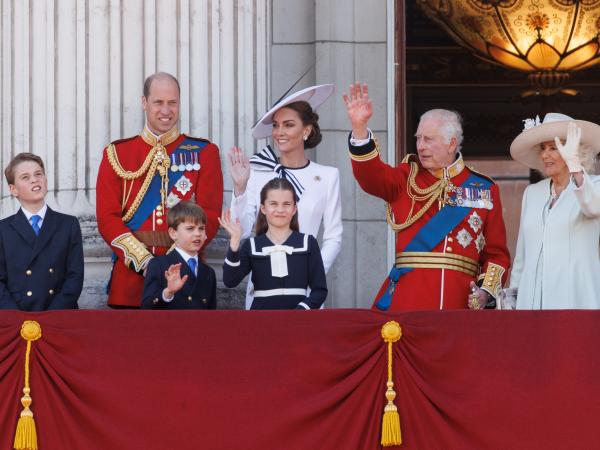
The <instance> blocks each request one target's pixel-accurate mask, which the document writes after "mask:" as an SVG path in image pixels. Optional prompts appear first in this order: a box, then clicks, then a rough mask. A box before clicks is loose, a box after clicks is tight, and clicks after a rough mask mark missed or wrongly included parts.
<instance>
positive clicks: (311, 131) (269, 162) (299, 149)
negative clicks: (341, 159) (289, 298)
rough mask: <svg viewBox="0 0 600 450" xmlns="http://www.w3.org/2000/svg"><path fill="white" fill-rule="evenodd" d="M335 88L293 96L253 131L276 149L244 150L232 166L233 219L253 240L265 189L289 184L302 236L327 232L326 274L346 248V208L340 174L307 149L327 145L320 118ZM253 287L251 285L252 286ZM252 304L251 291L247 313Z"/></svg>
mask: <svg viewBox="0 0 600 450" xmlns="http://www.w3.org/2000/svg"><path fill="white" fill-rule="evenodd" d="M333 90H334V87H333V85H331V84H327V85H320V86H313V87H310V88H306V89H303V90H301V91H298V92H296V93H294V94H291V95H289V96H288V97H286V98H284V99H283V100H281V101H279V102H278V103H277V104H276V105H275V106H274V107H273V108H271V109H270V110H269V111H268V112H267V113H266V114H265V115H264V116H263V117H262V118H261V119H260V120H259V122H258V123H257V125H256V126H255V127H254V128H253V130H252V135H253V136H254V137H255V138H256V139H263V138H266V137H269V136H271V138H272V141H273V144H274V146H275V147H276V148H277V150H279V157H278V156H277V155H276V153H275V152H274V151H273V149H272V148H271V146H267V147H265V148H263V149H262V150H261V151H260V152H259V153H257V154H256V155H254V156H252V158H250V159H248V158H247V157H246V156H245V155H244V153H243V152H242V150H241V149H239V148H237V147H234V148H232V149H231V150H230V151H229V154H228V157H227V164H228V167H229V173H230V174H231V178H232V181H233V189H234V190H233V195H232V198H231V217H232V220H235V219H236V218H237V219H239V220H240V223H241V225H242V229H243V234H242V238H247V237H249V236H250V234H251V232H252V228H253V227H254V223H255V222H256V216H257V214H258V211H259V206H260V191H261V189H262V187H263V186H264V185H265V184H266V183H267V182H268V181H269V180H271V179H273V178H275V177H281V178H286V179H287V180H289V181H290V182H291V183H292V185H293V186H294V189H295V191H296V196H297V198H298V220H299V224H300V232H301V233H305V234H311V235H312V236H314V237H317V235H318V234H319V229H320V227H321V224H322V227H323V241H322V244H321V256H322V258H323V265H324V267H325V272H328V271H329V269H330V268H331V266H332V265H333V263H334V261H335V258H336V257H337V255H338V253H339V252H340V249H341V247H342V231H343V230H342V206H341V199H340V180H339V171H338V169H337V168H335V167H330V166H324V165H321V164H317V163H315V162H314V161H311V160H309V159H308V158H307V156H306V154H305V149H309V148H314V147H316V146H317V145H318V144H319V143H320V142H321V131H320V128H319V122H318V120H319V116H318V114H317V113H316V112H315V110H316V108H317V107H318V106H320V105H321V104H322V103H323V102H324V101H325V100H327V98H328V97H329V96H330V95H331V94H332V93H333ZM249 284H250V283H249ZM251 304H252V287H251V286H249V287H248V293H247V295H246V309H249V308H250V306H251Z"/></svg>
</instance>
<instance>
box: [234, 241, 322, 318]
mask: <svg viewBox="0 0 600 450" xmlns="http://www.w3.org/2000/svg"><path fill="white" fill-rule="evenodd" d="M282 259H283V261H282ZM272 263H273V264H272ZM286 266H287V267H286ZM249 272H252V283H253V284H254V289H255V290H254V301H253V302H252V306H251V307H250V309H318V308H319V307H320V306H321V305H322V304H323V302H324V301H325V298H326V297H327V281H326V278H325V269H324V268H323V259H322V258H321V251H320V249H319V244H318V243H317V240H316V239H315V238H314V237H313V236H311V235H309V234H303V233H299V232H297V231H294V232H292V234H291V235H290V236H289V237H288V239H287V240H286V241H285V242H284V243H283V244H281V245H275V244H273V243H272V242H271V241H270V240H269V238H268V237H267V236H266V234H261V235H258V236H256V237H254V238H250V239H247V240H246V241H244V242H243V243H242V245H241V247H240V249H239V250H238V251H237V252H234V251H232V250H231V248H229V250H228V251H227V258H225V262H224V264H223V283H224V284H225V286H227V287H235V286H237V285H238V284H240V282H241V281H242V280H243V279H244V277H245V276H246V275H248V273H249ZM309 291H310V292H309Z"/></svg>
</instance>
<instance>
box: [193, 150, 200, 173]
mask: <svg viewBox="0 0 600 450" xmlns="http://www.w3.org/2000/svg"><path fill="white" fill-rule="evenodd" d="M194 170H200V163H199V162H198V152H195V153H194Z"/></svg>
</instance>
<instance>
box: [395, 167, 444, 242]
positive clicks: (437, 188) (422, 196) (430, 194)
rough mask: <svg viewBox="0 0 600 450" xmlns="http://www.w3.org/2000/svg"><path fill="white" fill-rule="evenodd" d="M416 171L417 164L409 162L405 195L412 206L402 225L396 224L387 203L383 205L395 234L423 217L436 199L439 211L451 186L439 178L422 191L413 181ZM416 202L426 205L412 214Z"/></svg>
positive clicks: (417, 169) (417, 168)
mask: <svg viewBox="0 0 600 450" xmlns="http://www.w3.org/2000/svg"><path fill="white" fill-rule="evenodd" d="M418 171H419V166H418V165H417V163H415V162H411V163H410V172H409V175H408V189H407V193H408V195H409V197H410V198H411V200H412V204H411V207H410V211H409V212H408V216H407V217H406V220H405V221H404V222H403V223H396V222H395V221H394V216H393V213H392V207H391V206H390V204H389V203H386V204H385V212H386V216H387V222H388V224H389V225H390V227H392V230H394V232H395V233H397V232H399V231H402V230H404V229H406V228H408V227H410V226H411V225H412V224H414V223H415V222H416V221H417V220H419V219H420V218H421V217H423V214H425V212H426V211H427V210H428V209H429V208H430V207H431V205H432V204H433V202H435V201H436V199H437V200H438V202H439V207H440V209H441V208H442V207H443V206H444V205H445V204H446V197H447V191H448V189H449V188H450V187H451V186H452V184H451V183H450V182H449V180H448V179H446V178H441V179H440V180H439V181H437V182H436V183H434V184H432V185H431V186H429V187H427V188H424V189H423V188H420V187H419V186H417V182H416V181H415V179H416V177H417V172H418ZM417 201H419V202H424V201H426V202H427V203H425V205H424V206H423V207H422V208H421V209H420V210H419V211H417V212H416V213H415V214H413V211H414V209H415V203H416V202H417Z"/></svg>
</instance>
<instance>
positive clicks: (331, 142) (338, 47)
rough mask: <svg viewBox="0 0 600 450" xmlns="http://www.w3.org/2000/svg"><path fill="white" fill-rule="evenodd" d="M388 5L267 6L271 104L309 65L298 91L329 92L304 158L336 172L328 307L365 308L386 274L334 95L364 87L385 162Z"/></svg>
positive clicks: (373, 212)
mask: <svg viewBox="0 0 600 450" xmlns="http://www.w3.org/2000/svg"><path fill="white" fill-rule="evenodd" d="M390 5H392V9H393V1H387V2H384V1H371V0H369V1H352V2H349V1H331V0H317V1H316V2H299V1H296V0H277V1H274V2H273V44H272V62H273V64H272V75H271V76H272V82H271V86H272V95H271V99H272V101H275V100H276V99H277V98H279V96H280V95H281V94H282V93H283V92H285V90H286V89H287V88H288V87H289V85H290V84H291V83H292V82H293V81H294V80H295V79H296V78H297V77H298V76H299V75H300V74H302V73H303V72H304V71H305V70H306V69H307V68H308V67H310V65H312V64H313V63H314V61H315V59H316V60H317V64H316V67H315V69H314V71H313V72H312V73H310V74H308V75H307V76H306V77H305V78H304V79H303V80H302V82H301V83H300V84H299V85H298V87H297V89H300V88H302V87H306V86H310V85H311V84H322V83H334V84H335V85H336V92H335V93H334V95H333V97H332V98H331V99H329V100H328V101H327V102H326V103H325V104H324V105H323V106H322V107H321V108H320V109H319V117H320V125H321V130H322V132H323V142H322V143H321V144H320V145H319V147H318V148H317V149H316V150H315V151H312V152H310V157H311V159H314V160H316V161H317V162H319V163H321V164H326V165H331V166H336V167H338V168H339V170H340V182H341V191H342V208H343V213H342V214H343V220H344V236H343V243H342V251H341V253H340V255H339V256H338V259H337V261H336V263H335V265H334V266H333V268H332V269H331V271H330V272H329V274H328V276H327V278H328V284H329V288H330V294H329V296H328V299H327V302H326V306H327V307H336V308H353V307H370V306H371V302H372V299H373V296H374V294H375V292H376V291H377V289H378V288H379V285H380V283H381V282H382V281H383V278H384V276H385V274H387V272H388V271H389V267H388V264H389V262H388V256H387V254H388V242H389V241H390V237H389V235H388V229H387V225H386V222H385V210H384V204H383V202H382V201H381V200H380V199H376V198H373V197H371V196H369V195H367V194H365V193H364V192H363V191H362V190H361V189H360V187H359V186H358V185H357V183H356V181H355V180H354V177H353V176H352V169H351V166H350V160H349V157H348V152H347V137H348V130H349V123H348V119H347V117H346V112H345V108H344V104H343V102H342V99H341V94H342V92H343V91H344V90H347V89H348V86H349V84H350V83H352V82H354V81H361V82H366V83H369V89H370V95H371V97H372V98H373V101H374V104H375V112H374V116H373V119H372V121H371V127H372V128H373V131H374V132H375V133H376V135H377V136H378V138H379V141H380V143H381V145H382V149H383V153H384V155H383V156H384V157H387V154H388V152H387V142H388V122H389V119H390V114H389V112H390V108H392V109H393V102H391V104H390V103H389V102H388V94H389V92H390V88H389V77H390V76H392V75H391V72H390V71H389V70H388V63H389V58H390V56H389V54H388V52H389V50H390V48H389V45H388V42H391V44H390V45H393V28H392V30H390V28H389V26H388V20H389V18H390V14H392V16H391V17H393V11H389V8H390ZM389 31H391V34H390V33H389ZM392 54H393V52H392ZM392 86H393V82H392ZM391 117H392V119H393V111H392V114H391ZM391 150H392V151H391V152H390V153H391V154H392V155H393V154H394V151H393V148H392V149H391ZM393 163H394V162H393V161H392V164H393ZM392 238H393V237H392Z"/></svg>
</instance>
